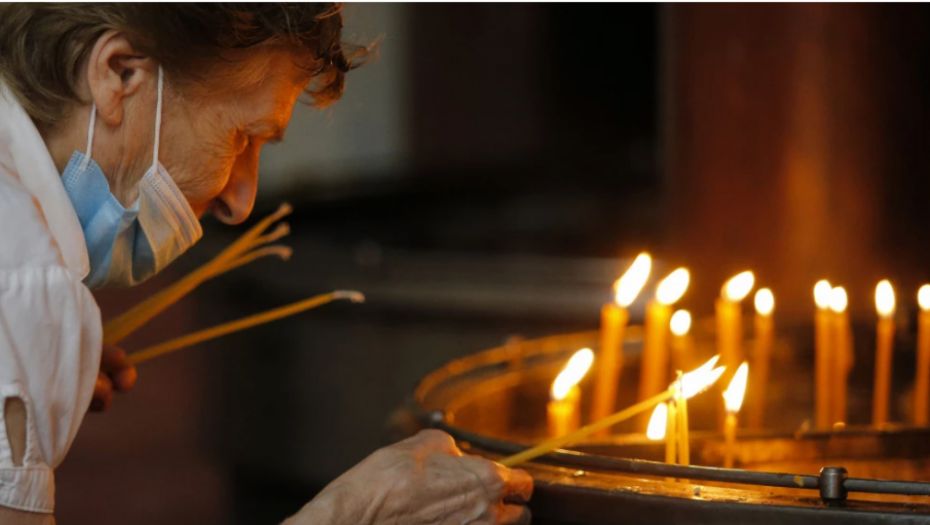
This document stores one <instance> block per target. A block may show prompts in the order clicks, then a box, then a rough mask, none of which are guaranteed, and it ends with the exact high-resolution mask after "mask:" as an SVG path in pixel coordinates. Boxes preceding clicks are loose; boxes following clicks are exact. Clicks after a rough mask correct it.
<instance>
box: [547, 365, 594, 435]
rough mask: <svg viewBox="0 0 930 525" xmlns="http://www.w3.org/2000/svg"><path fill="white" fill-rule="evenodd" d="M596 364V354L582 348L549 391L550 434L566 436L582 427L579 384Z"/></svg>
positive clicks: (560, 373)
mask: <svg viewBox="0 0 930 525" xmlns="http://www.w3.org/2000/svg"><path fill="white" fill-rule="evenodd" d="M592 362H594V352H592V351H591V349H590V348H582V349H581V350H578V351H577V352H575V354H574V355H572V357H571V359H569V360H568V363H566V364H565V367H564V368H562V371H561V372H559V375H558V376H556V378H555V381H553V382H552V388H551V389H550V391H549V403H548V404H547V405H546V415H547V418H548V422H549V434H550V435H552V436H564V435H565V434H568V433H571V432H573V431H575V430H576V429H577V428H578V427H579V426H581V410H579V407H580V406H581V391H580V389H579V388H578V382H579V381H581V379H582V378H583V377H584V376H585V374H587V373H588V369H589V368H591V363H592Z"/></svg>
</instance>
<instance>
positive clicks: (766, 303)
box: [755, 288, 775, 315]
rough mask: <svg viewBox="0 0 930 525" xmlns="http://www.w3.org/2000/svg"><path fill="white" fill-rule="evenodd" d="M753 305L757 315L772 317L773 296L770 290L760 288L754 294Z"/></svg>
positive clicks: (773, 307)
mask: <svg viewBox="0 0 930 525" xmlns="http://www.w3.org/2000/svg"><path fill="white" fill-rule="evenodd" d="M755 303H756V312H757V313H758V314H759V315H772V310H774V309H775V295H774V294H773V293H772V290H769V289H768V288H762V289H761V290H759V291H758V292H756V299H755Z"/></svg>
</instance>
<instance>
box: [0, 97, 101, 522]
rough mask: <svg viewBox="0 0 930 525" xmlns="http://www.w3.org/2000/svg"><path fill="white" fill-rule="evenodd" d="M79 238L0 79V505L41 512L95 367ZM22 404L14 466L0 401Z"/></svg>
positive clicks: (94, 317)
mask: <svg viewBox="0 0 930 525" xmlns="http://www.w3.org/2000/svg"><path fill="white" fill-rule="evenodd" d="M88 270H89V261H88V256H87V249H86V248H85V246H84V235H83V233H82V231H81V225H80V223H79V222H78V218H77V215H76V214H75V212H74V208H73V207H72V205H71V202H70V200H69V199H68V196H67V195H66V194H65V190H64V187H63V186H62V183H61V177H60V174H59V173H58V170H57V169H56V167H55V164H54V162H53V161H52V158H51V156H50V155H49V153H48V150H47V149H46V147H45V143H44V142H43V140H42V137H41V136H40V135H39V132H38V130H37V129H36V127H35V125H33V123H32V120H31V119H30V118H29V116H28V115H27V114H26V112H25V111H24V110H23V108H22V107H21V106H20V105H19V104H18V103H17V102H16V100H15V98H14V97H13V96H12V95H11V94H10V93H9V91H8V90H7V89H6V87H5V86H3V85H2V83H0V505H2V506H6V507H11V508H15V509H20V510H26V511H30V512H40V513H47V514H51V513H53V512H54V509H55V480H54V474H53V469H54V468H55V467H57V466H58V465H59V464H60V463H61V461H62V460H63V459H64V457H65V454H66V453H67V452H68V448H69V447H70V446H71V443H72V442H73V441H74V436H75V434H76V433H77V430H78V427H79V426H80V425H81V421H82V420H83V418H84V414H85V413H86V412H87V408H88V406H89V405H90V400H91V396H92V395H93V390H94V383H95V381H96V378H97V373H98V371H99V370H100V349H101V341H102V334H103V329H102V326H101V320H100V310H99V308H98V307H97V303H96V302H95V301H94V298H93V296H92V295H91V292H90V290H88V289H87V287H86V286H84V284H83V283H82V282H81V280H82V279H83V278H84V277H85V276H86V275H87V273H88ZM11 397H16V398H20V399H22V401H23V402H24V404H25V406H26V414H27V425H26V451H25V457H24V459H23V464H22V465H20V466H16V465H14V463H13V459H12V457H11V452H10V443H9V440H8V437H7V431H6V427H5V424H4V420H5V418H4V417H3V405H4V402H3V401H4V400H6V399H8V398H11Z"/></svg>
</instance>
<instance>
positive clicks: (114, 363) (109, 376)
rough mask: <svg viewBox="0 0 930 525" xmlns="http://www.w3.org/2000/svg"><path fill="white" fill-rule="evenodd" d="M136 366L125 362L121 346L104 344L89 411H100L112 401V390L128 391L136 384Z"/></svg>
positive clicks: (124, 354)
mask: <svg viewBox="0 0 930 525" xmlns="http://www.w3.org/2000/svg"><path fill="white" fill-rule="evenodd" d="M137 377H138V374H137V373H136V367H135V366H133V365H130V364H128V363H127V362H126V352H124V351H123V349H122V348H119V347H116V346H113V345H108V344H104V345H103V352H102V353H101V357H100V373H99V374H97V383H96V384H95V385H94V397H93V399H91V402H90V410H91V412H102V411H104V410H106V409H108V408H110V405H111V404H112V403H113V391H114V390H115V391H117V392H128V391H129V389H130V388H132V386H133V385H135V384H136V378H137Z"/></svg>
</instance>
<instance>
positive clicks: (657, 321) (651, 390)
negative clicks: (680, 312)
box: [639, 268, 690, 428]
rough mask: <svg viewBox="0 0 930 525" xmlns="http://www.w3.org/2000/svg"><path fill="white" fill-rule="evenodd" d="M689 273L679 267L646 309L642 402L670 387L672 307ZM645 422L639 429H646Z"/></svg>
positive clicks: (681, 291) (680, 294)
mask: <svg viewBox="0 0 930 525" xmlns="http://www.w3.org/2000/svg"><path fill="white" fill-rule="evenodd" d="M689 280H690V275H689V274H688V270H686V269H684V268H679V269H677V270H675V271H674V272H672V273H671V274H669V276H668V277H666V278H665V279H663V280H662V282H660V283H659V286H658V288H657V289H656V298H655V300H654V301H650V302H649V304H648V305H647V306H646V326H645V340H644V341H643V353H642V357H641V363H640V374H639V399H640V400H643V399H647V398H649V397H650V396H654V395H656V394H658V393H659V392H661V391H662V390H664V389H665V385H667V384H668V346H667V334H668V329H669V326H668V324H669V319H670V318H671V316H672V305H673V304H674V303H675V302H676V301H678V299H680V298H681V296H682V295H684V293H685V290H687V289H688V281H689ZM645 423H646V422H645V421H643V424H642V426H641V427H640V428H645V426H646V425H645Z"/></svg>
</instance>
